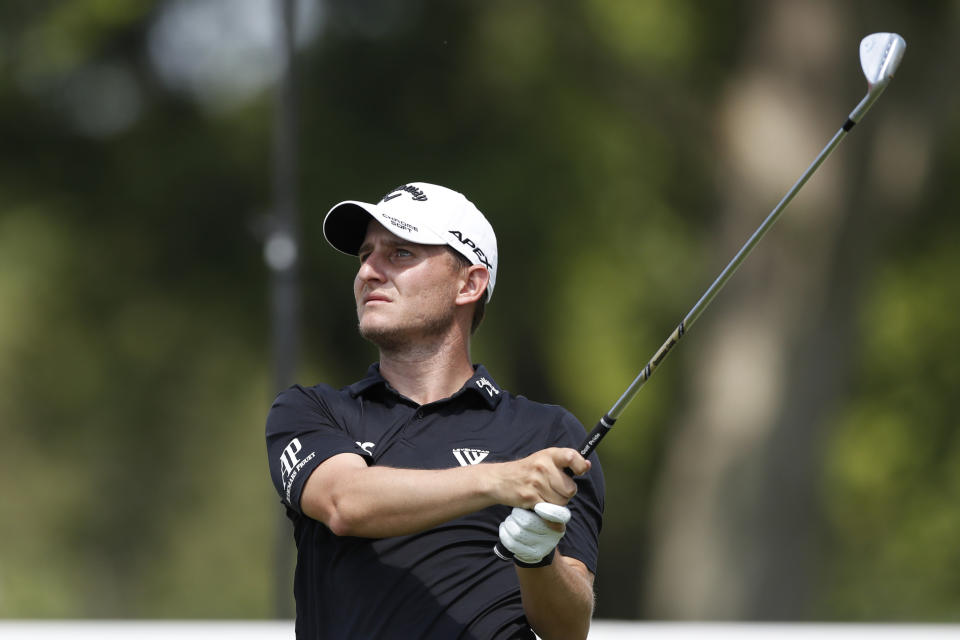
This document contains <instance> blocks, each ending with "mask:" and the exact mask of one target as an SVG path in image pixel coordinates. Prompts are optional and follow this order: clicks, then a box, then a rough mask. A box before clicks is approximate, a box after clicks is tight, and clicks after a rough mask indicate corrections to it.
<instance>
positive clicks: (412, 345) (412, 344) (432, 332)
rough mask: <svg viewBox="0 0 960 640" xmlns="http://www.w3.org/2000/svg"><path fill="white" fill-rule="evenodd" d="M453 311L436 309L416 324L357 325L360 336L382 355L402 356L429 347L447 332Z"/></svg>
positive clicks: (452, 320) (451, 322)
mask: <svg viewBox="0 0 960 640" xmlns="http://www.w3.org/2000/svg"><path fill="white" fill-rule="evenodd" d="M453 322H454V309H453V308H449V309H438V310H435V311H434V312H433V313H432V314H431V315H429V316H427V317H426V318H424V319H423V321H421V322H420V323H418V324H408V325H399V326H374V327H364V326H363V323H361V322H358V323H357V329H358V331H359V332H360V336H361V337H363V338H364V339H365V340H367V341H369V342H371V343H372V344H374V345H375V346H376V347H377V348H378V349H379V350H380V353H382V354H394V355H396V354H402V353H406V352H409V351H413V350H419V349H423V348H428V349H429V347H430V345H431V344H433V343H434V342H436V341H437V339H438V338H441V337H442V336H444V335H446V334H447V333H448V332H449V329H450V326H451V325H452V324H453Z"/></svg>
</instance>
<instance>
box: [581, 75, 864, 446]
mask: <svg viewBox="0 0 960 640" xmlns="http://www.w3.org/2000/svg"><path fill="white" fill-rule="evenodd" d="M876 99H877V95H875V94H870V93H868V94H867V97H865V98H864V99H863V100H862V101H861V102H860V104H858V105H857V107H856V108H855V109H854V111H853V112H851V114H850V116H849V117H848V118H847V121H846V122H845V123H844V125H843V126H842V127H841V128H840V129H839V130H838V131H837V132H836V133H835V134H834V136H833V138H832V139H831V140H830V142H828V143H827V146H825V147H824V148H823V150H822V151H821V152H820V154H819V155H818V156H817V157H816V159H815V160H814V161H813V163H812V164H811V165H810V166H809V167H807V170H806V171H804V172H803V175H802V176H800V179H799V180H797V181H796V183H794V185H793V186H792V187H791V188H790V190H789V191H788V192H787V194H786V195H785V196H784V197H783V199H782V200H780V202H779V203H778V204H777V206H776V207H774V208H773V211H771V212H770V214H769V215H768V216H767V218H766V219H765V220H764V221H763V223H762V224H761V225H760V226H759V227H758V228H757V230H756V231H754V232H753V235H752V236H750V239H749V240H747V242H746V243H745V244H744V245H743V246H742V247H741V248H740V251H738V252H737V255H735V256H734V257H733V260H731V261H730V263H729V264H727V266H726V267H724V269H723V271H722V272H720V275H719V276H718V277H717V279H716V280H714V281H713V284H711V285H710V287H709V288H708V289H707V290H706V292H705V293H704V294H703V296H701V297H700V300H698V301H697V303H696V304H695V305H693V308H692V309H690V311H689V312H688V313H687V315H686V316H685V317H684V318H683V320H682V321H681V322H680V324H679V325H677V328H676V329H674V331H673V333H672V334H670V337H669V338H667V341H666V342H664V343H663V344H662V345H661V346H660V348H659V349H658V350H657V352H656V353H655V354H654V355H653V357H652V358H650V360H649V362H647V365H646V366H645V367H644V368H643V369H642V370H641V371H640V374H639V375H638V376H637V377H636V378H634V380H633V382H631V383H630V386H629V387H627V390H626V391H624V392H623V395H621V396H620V398H619V399H618V400H617V401H616V403H614V405H613V407H611V408H610V410H609V411H607V413H606V414H604V416H603V417H602V418H600V420H599V422H597V424H596V426H595V427H594V428H593V429H592V430H591V431H590V433H588V434H587V437H586V438H585V439H584V441H583V443H582V444H581V445H580V449H579V451H580V455H582V456H583V457H584V458H586V457H587V456H589V455H590V454H591V453H592V452H593V450H594V449H596V448H597V445H598V444H599V443H600V441H601V440H602V439H603V437H604V436H605V435H607V433H608V432H609V431H610V429H611V428H612V427H613V424H614V423H615V422H616V421H617V418H619V417H620V414H622V413H623V410H624V409H626V408H627V405H629V404H630V402H631V401H632V400H633V398H634V397H635V396H636V395H637V392H639V391H640V389H641V388H642V387H643V385H644V384H645V383H646V382H647V380H649V379H650V376H652V375H653V372H654V371H655V370H656V368H657V367H658V366H659V365H660V363H661V362H663V359H664V358H666V357H667V354H668V353H670V350H671V349H673V347H674V346H675V345H676V344H677V343H678V342H679V341H680V338H682V337H683V336H684V335H686V333H687V332H688V331H689V330H690V327H692V326H693V324H694V323H695V322H696V321H697V319H698V318H699V317H700V314H702V313H703V311H704V310H705V309H706V308H707V306H708V305H709V304H710V303H711V302H712V301H713V299H714V298H715V297H716V295H717V294H718V293H720V290H721V289H723V286H724V285H725V284H726V283H727V281H728V280H730V278H731V277H732V276H733V274H734V273H736V271H737V268H738V267H739V266H740V264H741V263H742V262H743V261H744V260H745V259H746V257H747V256H748V255H750V252H751V251H753V248H754V247H755V246H756V245H757V243H758V242H760V240H761V238H763V236H764V235H766V233H767V231H769V230H770V227H772V226H773V225H774V223H775V222H776V221H777V219H778V218H779V217H780V214H782V213H783V210H784V209H786V208H787V205H788V204H790V201H791V200H793V198H794V197H795V196H796V195H797V192H799V191H800V189H801V188H802V187H803V185H804V184H806V183H807V181H808V180H809V179H810V177H811V176H812V175H813V174H814V172H816V170H817V169H818V168H819V167H820V165H821V164H823V162H824V160H826V159H827V157H829V155H830V154H831V153H833V150H834V149H836V148H837V145H839V144H840V141H841V140H843V138H844V137H845V136H846V135H847V133H848V132H849V131H850V129H852V128H853V126H854V125H855V124H856V121H857V120H859V119H860V118H861V117H863V114H864V113H866V110H867V109H868V108H869V107H870V105H871V104H873V102H874V101H875V100H876Z"/></svg>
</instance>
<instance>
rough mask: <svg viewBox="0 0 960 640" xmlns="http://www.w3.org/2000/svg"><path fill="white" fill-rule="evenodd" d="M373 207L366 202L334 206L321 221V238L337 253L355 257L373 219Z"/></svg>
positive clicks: (349, 201)
mask: <svg viewBox="0 0 960 640" xmlns="http://www.w3.org/2000/svg"><path fill="white" fill-rule="evenodd" d="M374 207H375V205H372V204H369V203H367V202H356V201H353V200H347V201H345V202H341V203H340V204H338V205H335V206H334V207H333V208H332V209H330V211H328V212H327V216H326V217H325V218H324V219H323V237H324V238H326V239H327V242H329V243H330V246H332V247H333V248H334V249H336V250H337V251H342V252H343V253H346V254H349V255H351V256H355V255H357V252H358V251H359V249H360V245H361V244H363V238H364V237H365V236H366V235H367V225H368V224H369V223H370V219H371V218H373V217H374V213H373V212H374V210H375V209H374Z"/></svg>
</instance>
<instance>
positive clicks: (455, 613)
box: [266, 182, 604, 640]
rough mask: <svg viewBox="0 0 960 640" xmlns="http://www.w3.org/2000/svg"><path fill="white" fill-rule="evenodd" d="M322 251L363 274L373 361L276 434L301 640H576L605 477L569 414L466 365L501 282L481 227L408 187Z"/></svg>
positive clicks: (271, 440) (435, 193) (357, 210)
mask: <svg viewBox="0 0 960 640" xmlns="http://www.w3.org/2000/svg"><path fill="white" fill-rule="evenodd" d="M323 232H324V236H325V237H326V239H327V241H328V242H329V243H330V244H331V245H332V246H333V247H334V248H336V249H338V250H340V251H342V252H344V253H346V254H350V255H354V256H357V257H358V258H359V264H358V268H357V275H356V278H355V279H354V283H353V294H354V298H355V300H356V305H357V320H358V326H359V331H360V334H361V335H362V336H363V337H364V338H366V339H367V340H369V341H370V342H372V343H373V344H374V345H376V347H377V348H378V349H379V355H380V357H379V361H378V362H376V363H374V364H372V365H371V366H370V368H369V369H368V370H367V372H366V375H365V376H364V377H363V378H362V379H361V380H360V381H358V382H356V383H354V384H352V385H350V386H347V387H344V388H342V389H339V390H338V389H335V388H333V387H331V386H328V385H326V384H318V385H316V386H313V387H302V386H299V385H296V386H293V387H291V388H290V389H287V390H286V391H284V392H282V393H281V394H280V395H279V396H277V398H276V400H275V402H274V404H273V406H272V408H271V410H270V413H269V416H268V418H267V428H266V438H267V449H268V454H269V463H270V474H271V478H272V480H273V483H274V486H275V487H276V489H277V491H278V493H279V495H280V498H281V501H282V503H283V504H284V506H285V507H286V513H287V516H288V517H289V518H290V520H291V521H292V523H293V532H294V539H295V541H296V545H297V568H296V575H295V577H294V595H295V597H296V614H297V620H296V633H297V638H300V639H306V638H309V639H311V640H313V639H318V638H403V639H404V640H407V639H410V638H437V639H444V640H448V639H451V638H476V639H483V640H487V639H490V638H533V637H534V633H536V634H538V635H539V636H540V637H541V638H543V639H544V640H549V639H550V638H585V637H586V635H587V631H588V629H589V625H590V618H591V615H592V612H593V601H594V595H593V581H594V574H595V573H596V567H597V555H598V535H599V532H600V526H601V520H602V513H603V495H604V486H603V475H602V472H601V470H600V465H599V463H598V461H597V460H596V458H595V456H591V459H590V460H586V459H584V458H583V457H581V456H580V454H579V453H578V452H577V451H576V450H575V449H574V448H573V447H576V446H578V444H579V442H580V440H582V439H583V436H584V429H583V426H582V425H581V424H580V423H579V422H578V421H577V419H576V418H574V417H573V415H571V414H570V413H569V412H568V411H566V410H565V409H563V408H561V407H559V406H555V405H545V404H540V403H537V402H533V401H531V400H528V399H527V398H524V397H523V396H516V395H513V394H511V393H510V392H508V391H507V390H505V389H503V388H501V387H500V385H499V384H498V383H497V382H496V380H495V379H494V378H493V376H491V375H490V373H488V372H487V370H486V369H485V368H484V367H483V366H482V365H474V364H472V360H471V358H470V337H471V335H472V333H473V331H474V330H476V328H477V325H478V324H479V323H480V321H481V319H482V318H483V314H484V310H485V308H486V305H487V304H488V303H489V302H490V299H491V296H492V295H493V290H494V284H495V283H496V279H497V264H498V254H497V241H496V237H495V235H494V232H493V229H492V227H491V226H490V223H489V222H487V220H486V218H485V217H484V216H483V214H481V213H480V211H479V210H478V209H477V208H476V207H475V206H474V205H473V204H472V203H471V202H470V201H469V200H467V199H466V198H465V197H464V196H463V195H461V194H459V193H457V192H455V191H451V190H450V189H446V188H444V187H440V186H436V185H433V184H427V183H422V182H416V183H410V184H405V185H402V186H400V187H397V188H396V189H394V190H392V191H390V192H389V193H387V194H386V195H385V196H384V197H383V199H382V200H380V202H379V203H377V204H370V203H365V202H355V201H347V202H342V203H340V204H338V205H336V206H335V207H333V208H332V209H331V210H330V212H329V213H328V214H327V216H326V219H325V220H324V225H323ZM566 470H570V471H572V473H573V475H574V477H570V475H568V474H567V473H566ZM498 541H499V542H500V543H501V545H502V547H504V548H506V549H507V550H509V552H510V553H512V554H513V556H514V557H513V559H512V561H505V560H504V559H502V558H500V557H498V555H496V554H495V553H494V551H493V549H494V545H495V543H497V542H498Z"/></svg>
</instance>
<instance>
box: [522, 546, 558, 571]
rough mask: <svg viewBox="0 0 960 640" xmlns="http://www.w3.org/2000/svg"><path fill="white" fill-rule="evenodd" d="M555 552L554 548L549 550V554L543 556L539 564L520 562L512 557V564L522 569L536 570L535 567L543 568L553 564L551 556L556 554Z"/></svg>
mask: <svg viewBox="0 0 960 640" xmlns="http://www.w3.org/2000/svg"><path fill="white" fill-rule="evenodd" d="M556 552H557V548H556V547H554V548H553V549H550V553H548V554H547V555H545V556H543V558H542V559H541V560H540V561H539V562H524V561H523V560H520V559H519V558H517V557H514V559H513V563H514V564H515V565H517V566H518V567H521V568H523V569H536V568H537V567H545V566H547V565H549V564H552V563H553V556H554V554H556Z"/></svg>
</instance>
